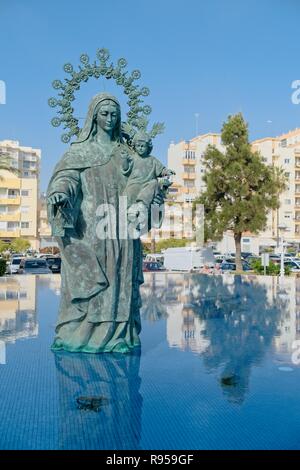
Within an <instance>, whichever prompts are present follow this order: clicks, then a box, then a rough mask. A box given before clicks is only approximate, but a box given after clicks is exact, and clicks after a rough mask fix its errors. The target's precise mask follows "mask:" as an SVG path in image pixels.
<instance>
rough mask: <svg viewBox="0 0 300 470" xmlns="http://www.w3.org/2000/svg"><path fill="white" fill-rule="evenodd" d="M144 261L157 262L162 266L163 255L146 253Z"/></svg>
mask: <svg viewBox="0 0 300 470" xmlns="http://www.w3.org/2000/svg"><path fill="white" fill-rule="evenodd" d="M145 261H157V262H158V263H160V264H161V265H163V264H164V254H163V253H148V254H147V255H146V256H145Z"/></svg>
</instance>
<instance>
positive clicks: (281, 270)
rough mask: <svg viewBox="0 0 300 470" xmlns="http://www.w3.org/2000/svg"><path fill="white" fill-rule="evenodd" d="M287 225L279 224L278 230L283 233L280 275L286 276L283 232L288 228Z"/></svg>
mask: <svg viewBox="0 0 300 470" xmlns="http://www.w3.org/2000/svg"><path fill="white" fill-rule="evenodd" d="M286 228H287V226H286V225H284V224H279V225H278V230H279V232H282V233H281V247H280V277H281V278H282V277H284V239H283V233H284V231H285V230H286Z"/></svg>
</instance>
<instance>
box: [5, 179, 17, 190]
mask: <svg viewBox="0 0 300 470" xmlns="http://www.w3.org/2000/svg"><path fill="white" fill-rule="evenodd" d="M1 186H2V188H5V189H20V187H21V180H20V179H18V178H4V179H3V181H1Z"/></svg>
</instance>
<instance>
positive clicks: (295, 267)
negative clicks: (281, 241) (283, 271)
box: [284, 261, 300, 273]
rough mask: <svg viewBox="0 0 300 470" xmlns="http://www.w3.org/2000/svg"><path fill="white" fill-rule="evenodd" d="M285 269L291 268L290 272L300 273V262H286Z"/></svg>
mask: <svg viewBox="0 0 300 470" xmlns="http://www.w3.org/2000/svg"><path fill="white" fill-rule="evenodd" d="M284 267H285V268H287V267H288V268H290V271H291V272H292V273H300V262H296V261H285V262H284Z"/></svg>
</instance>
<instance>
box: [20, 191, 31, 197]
mask: <svg viewBox="0 0 300 470" xmlns="http://www.w3.org/2000/svg"><path fill="white" fill-rule="evenodd" d="M21 195H22V196H24V197H28V196H29V190H28V189H22V191H21Z"/></svg>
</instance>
